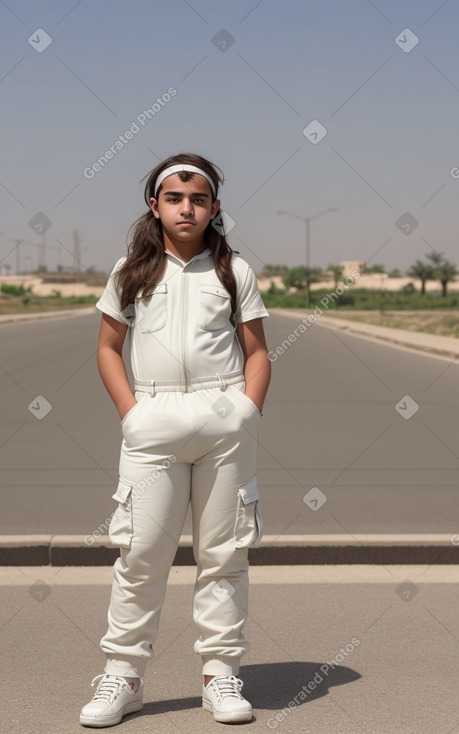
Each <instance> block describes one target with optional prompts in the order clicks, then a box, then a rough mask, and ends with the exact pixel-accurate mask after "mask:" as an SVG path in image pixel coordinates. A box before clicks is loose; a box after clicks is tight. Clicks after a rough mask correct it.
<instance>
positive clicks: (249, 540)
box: [234, 477, 263, 548]
mask: <svg viewBox="0 0 459 734" xmlns="http://www.w3.org/2000/svg"><path fill="white" fill-rule="evenodd" d="M258 500H259V494H258V487H257V478H256V477H254V478H253V479H252V480H251V481H250V482H248V483H247V484H244V485H243V486H242V487H239V492H238V500H237V514H236V523H235V526H234V545H235V546H236V548H247V547H250V546H253V545H256V544H257V543H259V542H260V540H261V539H262V537H263V515H262V514H261V510H260V507H259V504H258Z"/></svg>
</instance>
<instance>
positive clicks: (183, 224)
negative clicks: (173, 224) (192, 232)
mask: <svg viewBox="0 0 459 734" xmlns="http://www.w3.org/2000/svg"><path fill="white" fill-rule="evenodd" d="M177 226H178V227H193V226H194V222H177Z"/></svg>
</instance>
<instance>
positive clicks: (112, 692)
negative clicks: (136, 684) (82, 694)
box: [91, 673, 132, 703]
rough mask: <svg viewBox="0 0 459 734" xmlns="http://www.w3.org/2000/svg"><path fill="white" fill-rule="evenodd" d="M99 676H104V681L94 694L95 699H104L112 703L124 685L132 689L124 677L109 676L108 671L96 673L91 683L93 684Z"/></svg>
mask: <svg viewBox="0 0 459 734" xmlns="http://www.w3.org/2000/svg"><path fill="white" fill-rule="evenodd" d="M99 678H102V681H101V683H100V685H99V688H98V689H97V691H96V693H95V695H94V698H93V701H98V700H104V701H109V702H110V703H111V702H112V701H113V699H114V698H115V697H116V696H117V695H118V693H119V692H120V691H121V690H122V689H123V688H124V687H126V688H129V690H130V691H132V689H131V687H130V686H128V684H127V683H126V681H125V680H124V678H120V677H119V676H115V675H110V676H108V675H107V674H106V673H102V674H101V675H96V677H95V678H94V680H93V681H92V683H91V685H92V686H93V685H94V684H95V682H96V680H99Z"/></svg>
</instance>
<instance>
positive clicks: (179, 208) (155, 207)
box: [150, 173, 220, 242]
mask: <svg viewBox="0 0 459 734" xmlns="http://www.w3.org/2000/svg"><path fill="white" fill-rule="evenodd" d="M150 206H151V210H152V212H153V214H154V215H155V217H156V218H157V219H160V220H161V223H162V225H163V229H164V232H165V234H166V235H167V236H168V237H169V238H170V240H171V241H172V242H174V241H176V242H197V241H200V240H202V237H203V235H204V231H205V229H206V227H207V225H208V224H209V222H210V220H211V219H213V218H214V217H215V215H216V214H217V211H218V209H219V207H220V200H219V199H216V200H215V201H214V202H213V203H212V189H211V188H210V185H209V182H208V181H207V179H206V178H204V176H200V175H199V174H198V173H195V174H193V177H192V178H191V179H190V180H189V181H186V182H185V183H184V182H183V181H181V180H180V178H179V176H178V174H177V173H174V174H173V175H172V176H168V177H167V178H165V179H164V181H163V182H162V188H161V190H160V192H159V194H158V198H157V199H155V198H154V197H152V198H151V199H150Z"/></svg>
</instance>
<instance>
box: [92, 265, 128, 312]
mask: <svg viewBox="0 0 459 734" xmlns="http://www.w3.org/2000/svg"><path fill="white" fill-rule="evenodd" d="M125 259H126V258H125V257H121V258H120V259H119V260H118V261H117V262H116V263H115V266H114V268H113V270H112V272H111V273H110V276H109V278H108V281H107V285H106V286H105V290H104V292H103V293H102V295H101V297H100V298H99V300H98V301H97V303H96V308H98V309H99V311H102V312H103V313H106V314H108V315H109V316H112V317H113V318H114V319H116V320H117V321H121V323H122V324H127V325H129V324H130V320H129V319H127V318H125V316H124V315H123V313H122V311H121V302H120V297H119V293H118V289H117V288H116V287H115V283H114V275H115V273H116V272H117V271H118V270H119V269H120V267H121V266H122V264H123V262H124V261H125Z"/></svg>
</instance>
